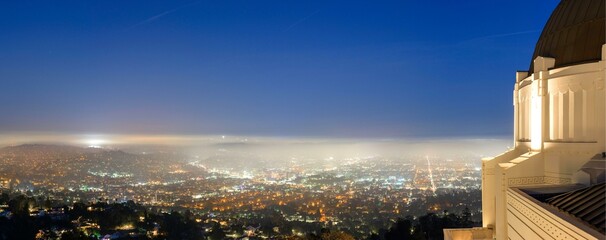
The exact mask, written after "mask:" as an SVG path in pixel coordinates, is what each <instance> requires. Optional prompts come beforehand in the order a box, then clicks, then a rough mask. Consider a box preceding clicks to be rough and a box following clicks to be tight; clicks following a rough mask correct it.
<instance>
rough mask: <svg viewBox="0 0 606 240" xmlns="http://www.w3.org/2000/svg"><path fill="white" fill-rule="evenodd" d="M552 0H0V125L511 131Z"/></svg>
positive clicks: (170, 130) (390, 133)
mask: <svg viewBox="0 0 606 240" xmlns="http://www.w3.org/2000/svg"><path fill="white" fill-rule="evenodd" d="M557 3H558V1H556V0H515V1H512V0H502V1H486V0H473V1H471V0H470V1H446V0H444V1H349V0H348V1H308V0H306V1H282V0H281V1H250V0H247V1H229V0H227V1H117V0H116V1H107V0H104V1H81V0H77V1H50V0H49V1H27V0H22V1H1V2H0V133H15V132H61V133H108V134H111V133H114V134H116V133H119V134H219V135H221V134H227V135H255V136H319V137H370V138H374V137H379V138H382V137H427V136H437V137H451V136H452V137H455V136H456V137H460V136H497V135H498V136H501V135H509V134H511V131H512V128H513V127H512V126H513V122H512V121H513V113H512V111H513V108H512V99H511V98H512V90H513V83H514V81H515V71H516V70H527V69H528V66H529V63H530V60H531V59H530V58H531V56H532V51H533V49H534V45H535V43H536V41H537V39H538V37H539V35H540V31H541V29H542V28H543V25H544V24H545V22H546V21H547V19H548V17H549V14H550V13H551V11H552V10H553V9H554V8H555V6H556V5H557Z"/></svg>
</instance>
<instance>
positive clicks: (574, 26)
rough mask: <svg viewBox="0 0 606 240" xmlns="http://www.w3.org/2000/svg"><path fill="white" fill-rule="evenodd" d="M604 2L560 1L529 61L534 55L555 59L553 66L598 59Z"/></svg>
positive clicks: (605, 34) (604, 40)
mask: <svg viewBox="0 0 606 240" xmlns="http://www.w3.org/2000/svg"><path fill="white" fill-rule="evenodd" d="M605 2H606V0H562V1H561V2H560V4H558V6H557V7H556V9H555V10H554V11H553V13H552V14H551V17H549V20H548V21H547V23H546V24H545V27H544V28H543V32H542V33H541V37H540V38H539V40H538V41H537V45H536V47H535V49H534V54H533V55H532V59H531V61H530V69H529V70H530V72H531V73H532V72H533V63H532V60H534V59H535V58H537V57H538V56H542V57H551V58H555V67H556V68H557V67H563V66H568V65H574V64H579V63H585V62H595V61H599V60H600V59H601V58H602V56H601V55H602V54H601V53H602V50H601V49H602V45H603V44H605V43H606V32H605V28H606V26H605V22H606V19H605V18H604V12H605V9H606V5H605Z"/></svg>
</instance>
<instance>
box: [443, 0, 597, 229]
mask: <svg viewBox="0 0 606 240" xmlns="http://www.w3.org/2000/svg"><path fill="white" fill-rule="evenodd" d="M605 2H606V1H605V0H562V1H561V2H560V4H559V5H558V6H557V7H556V9H555V10H554V12H553V13H552V15H551V17H550V18H549V20H548V21H547V23H546V25H545V28H544V29H543V32H542V33H541V37H540V38H539V40H538V42H537V45H536V48H535V51H534V56H533V58H532V62H531V64H530V68H529V71H519V72H517V73H516V81H515V83H514V91H513V106H514V129H513V130H514V131H513V132H514V134H513V135H514V136H513V137H514V138H513V140H514V146H515V147H514V148H513V149H511V150H509V151H507V152H505V153H503V154H501V155H499V156H496V157H493V158H485V159H482V211H483V212H482V225H483V227H482V228H477V229H445V230H444V233H445V239H499V240H500V239H606V236H605V235H604V224H605V223H604V218H605V214H606V209H605V207H604V206H605V203H604V199H605V196H604V195H605V191H604V188H605V186H606V185H604V184H599V183H600V182H603V181H604V169H605V168H606V166H605V164H606V158H604V152H606V127H605V126H606V98H605V91H604V80H605V79H606V30H605V29H606V25H605V21H606V20H605V18H604V15H605V14H604V12H605V9H606V4H605ZM566 194H567V195H566Z"/></svg>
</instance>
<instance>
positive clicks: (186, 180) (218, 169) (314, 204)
mask: <svg viewBox="0 0 606 240" xmlns="http://www.w3.org/2000/svg"><path fill="white" fill-rule="evenodd" d="M222 140H223V139H222ZM477 141H478V142H479V141H483V140H477ZM489 142H490V141H489ZM390 144H391V143H390ZM397 144H398V145H400V148H402V149H407V147H410V146H408V145H410V143H408V144H406V143H401V142H397ZM436 144H437V145H440V144H442V145H445V144H449V143H434V145H436ZM501 144H503V141H493V143H492V145H494V147H495V148H498V147H499V146H501ZM301 148H305V146H303V147H301ZM179 149H180V148H171V149H170V150H169V149H167V148H164V149H162V150H158V151H150V150H146V151H145V152H141V151H139V152H125V151H122V150H119V149H115V148H111V147H108V148H105V147H103V146H95V147H91V146H88V147H73V146H64V145H63V146H62V145H47V144H26V145H17V146H8V147H5V148H2V149H1V150H0V163H1V164H0V166H1V167H0V176H1V177H0V189H2V191H3V192H9V193H11V195H14V196H16V195H24V196H28V197H32V198H33V199H40V200H42V202H47V201H48V203H41V204H36V203H30V204H29V210H28V211H29V213H30V214H34V215H36V216H37V214H40V213H41V212H45V213H48V214H50V215H53V214H54V215H56V216H62V214H65V213H59V212H57V211H59V210H56V208H57V207H59V208H60V207H61V206H64V205H66V204H67V205H66V206H69V205H70V204H82V203H96V204H125V203H128V202H129V201H133V202H134V203H136V204H138V205H139V206H140V207H142V208H145V209H147V210H146V211H149V212H150V213H157V214H161V213H171V212H174V211H180V212H185V211H187V212H188V213H189V214H191V216H192V219H193V220H194V221H195V222H197V223H198V224H199V227H200V229H202V230H203V229H208V231H212V227H213V224H212V223H218V224H220V228H221V231H222V232H224V233H225V235H226V236H227V237H230V238H241V237H252V236H258V237H263V238H268V237H272V238H275V237H282V238H283V237H289V236H305V235H306V234H308V233H312V232H315V231H319V230H320V229H322V228H326V229H335V230H337V229H338V230H340V231H344V232H345V233H347V234H349V235H351V236H354V237H355V238H367V237H369V236H371V235H372V234H378V233H379V231H380V230H381V229H388V228H389V227H390V226H391V224H392V223H393V221H395V220H396V219H398V218H401V217H402V216H411V217H413V216H417V217H419V216H423V215H425V214H427V213H428V212H429V213H437V214H445V213H448V212H450V213H456V214H462V213H463V212H465V211H468V213H469V214H470V217H471V219H470V221H472V222H475V223H477V224H479V222H480V216H481V208H480V207H481V202H480V187H481V186H480V183H481V179H480V169H481V165H480V164H479V163H478V161H477V159H478V158H480V157H481V156H483V155H481V154H479V153H473V152H471V151H467V150H460V151H457V152H458V154H453V155H451V156H441V155H431V156H430V155H418V154H415V153H414V152H415V151H414V150H412V149H411V150H410V152H411V154H409V155H401V156H399V157H382V156H356V157H343V158H340V157H339V158H338V157H324V158H315V157H313V154H309V155H297V156H289V157H285V158H288V159H290V160H289V161H281V162H282V164H275V163H265V164H263V161H261V160H257V157H258V156H255V155H254V154H253V153H252V152H255V149H254V147H252V148H244V149H248V152H247V151H246V150H241V149H242V148H241V147H240V146H237V147H230V146H229V145H228V144H222V145H220V147H219V148H217V149H214V151H212V152H210V153H208V154H207V155H206V156H200V155H188V154H184V153H183V152H184V151H179ZM207 151H208V150H207ZM493 151H494V150H493ZM265 152H267V151H265ZM452 153H455V152H454V151H453V152H452ZM238 156H248V158H249V159H255V160H256V163H255V164H253V165H250V164H247V163H246V162H239V161H240V160H239V159H238ZM226 163H231V165H228V166H226ZM5 204H6V203H5ZM45 204H46V205H45ZM45 206H46V207H45ZM68 208H69V207H68ZM95 209H97V210H95ZM103 209H104V208H98V207H95V206H91V207H89V211H93V212H94V211H103ZM6 211H10V207H9V206H5V213H6ZM60 211H65V210H60ZM54 215H53V216H54ZM81 220H85V219H81ZM95 224H98V223H94V222H90V219H89V222H88V223H87V224H79V227H78V228H77V229H79V230H81V231H82V232H84V233H87V235H94V236H99V237H100V236H102V235H103V236H104V235H107V234H115V233H117V232H118V233H119V232H122V233H124V234H137V236H139V235H141V236H147V237H152V236H153V234H152V233H148V232H147V231H144V232H141V231H139V230H137V229H136V228H135V227H134V226H135V224H136V222H123V223H121V224H120V225H119V226H116V227H115V228H112V229H111V230H109V231H108V230H107V229H101V228H100V227H99V226H98V225H95ZM129 226H130V227H129ZM160 227H161V226H160ZM250 227H252V228H254V229H252V230H251V229H248V228H250ZM68 229H69V228H66V229H55V230H56V231H58V232H57V233H56V234H57V235H59V236H60V235H61V234H60V233H61V231H67V230H68ZM49 230H50V229H47V231H49ZM148 230H150V231H153V230H151V229H148ZM162 230H163V229H162V228H160V229H159V230H158V231H157V233H156V234H160V236H161V235H162V234H163V232H162ZM42 236H50V232H49V233H46V235H45V234H42Z"/></svg>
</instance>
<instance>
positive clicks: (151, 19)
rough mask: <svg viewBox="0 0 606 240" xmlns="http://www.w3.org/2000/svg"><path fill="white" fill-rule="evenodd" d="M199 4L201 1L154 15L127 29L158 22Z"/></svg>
mask: <svg viewBox="0 0 606 240" xmlns="http://www.w3.org/2000/svg"><path fill="white" fill-rule="evenodd" d="M198 3H200V1H195V2H192V3H188V4H185V5H181V6H179V7H176V8H173V9H171V10H168V11H165V12H162V13H160V14H157V15H154V16H152V17H150V18H148V19H145V20H143V21H141V22H138V23H136V24H134V25H132V26H130V27H129V28H128V29H127V30H130V29H133V28H136V27H138V26H140V25H143V24H147V23H150V22H153V21H156V20H158V18H161V17H164V16H166V15H168V14H171V13H174V12H176V11H179V10H181V9H182V8H186V7H191V6H193V5H196V4H198Z"/></svg>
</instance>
